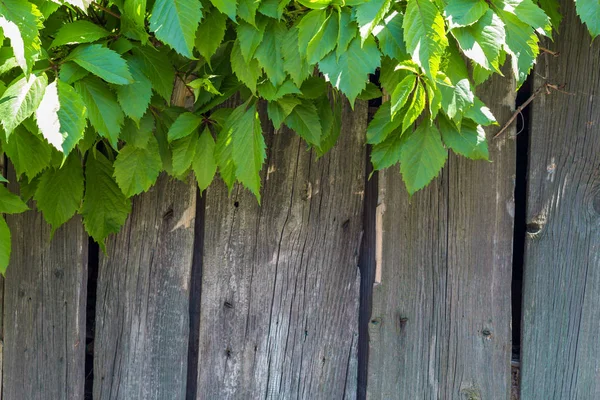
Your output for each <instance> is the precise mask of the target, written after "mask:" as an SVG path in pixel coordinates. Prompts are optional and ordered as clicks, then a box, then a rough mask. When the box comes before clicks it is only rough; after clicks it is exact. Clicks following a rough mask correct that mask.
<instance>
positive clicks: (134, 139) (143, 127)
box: [121, 113, 155, 148]
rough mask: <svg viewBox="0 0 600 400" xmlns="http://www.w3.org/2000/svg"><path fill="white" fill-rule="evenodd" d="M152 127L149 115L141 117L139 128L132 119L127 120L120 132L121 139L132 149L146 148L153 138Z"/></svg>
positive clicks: (151, 119) (150, 115)
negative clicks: (132, 147)
mask: <svg viewBox="0 0 600 400" xmlns="http://www.w3.org/2000/svg"><path fill="white" fill-rule="evenodd" d="M154 125H155V124H154V118H153V117H152V114H151V113H148V114H146V115H144V116H143V117H142V119H141V120H140V122H139V126H138V125H136V123H135V122H134V121H133V120H132V119H130V118H127V119H126V120H125V125H123V130H122V131H121V139H123V140H124V141H125V143H127V144H130V145H132V146H134V147H141V148H146V147H147V146H148V141H150V138H152V136H153V132H154Z"/></svg>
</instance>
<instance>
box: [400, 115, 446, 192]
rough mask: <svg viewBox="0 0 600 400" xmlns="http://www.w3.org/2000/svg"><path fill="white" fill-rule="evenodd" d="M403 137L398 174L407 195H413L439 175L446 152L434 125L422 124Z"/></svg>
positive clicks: (444, 161)
mask: <svg viewBox="0 0 600 400" xmlns="http://www.w3.org/2000/svg"><path fill="white" fill-rule="evenodd" d="M405 135H406V139H405V141H404V143H403V145H402V149H401V150H400V172H401V173H402V180H403V181H404V184H405V185H406V189H407V190H408V193H410V194H411V195H413V194H414V193H415V192H416V191H417V190H420V189H422V188H424V187H425V186H426V185H427V184H428V183H429V182H431V180H432V179H433V178H435V177H436V176H437V175H438V174H439V173H440V171H441V170H442V167H443V166H444V164H445V163H446V158H448V151H447V150H446V149H445V148H444V145H443V144H442V140H441V138H440V132H439V131H438V129H437V128H436V127H435V125H430V124H428V123H423V124H421V125H419V127H418V128H417V129H416V130H415V131H413V132H407V133H406V134H405Z"/></svg>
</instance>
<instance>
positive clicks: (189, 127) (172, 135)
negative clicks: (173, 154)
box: [168, 112, 202, 142]
mask: <svg viewBox="0 0 600 400" xmlns="http://www.w3.org/2000/svg"><path fill="white" fill-rule="evenodd" d="M201 122H202V118H200V117H198V116H196V115H194V114H192V113H190V112H184V113H182V114H180V115H179V117H177V119H176V120H175V122H173V125H171V127H170V128H169V133H168V137H169V142H172V141H173V140H177V139H181V138H183V137H186V136H188V135H191V134H192V132H194V131H196V130H197V129H198V127H199V126H200V123H201Z"/></svg>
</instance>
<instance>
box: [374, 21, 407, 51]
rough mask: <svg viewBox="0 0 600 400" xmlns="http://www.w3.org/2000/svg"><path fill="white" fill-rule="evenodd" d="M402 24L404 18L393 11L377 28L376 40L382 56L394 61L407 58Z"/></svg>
mask: <svg viewBox="0 0 600 400" xmlns="http://www.w3.org/2000/svg"><path fill="white" fill-rule="evenodd" d="M403 23H404V16H403V15H402V14H400V13H398V12H396V11H394V12H393V13H391V14H390V15H389V16H388V17H387V18H386V19H385V20H384V23H383V25H381V26H380V28H379V27H378V28H377V30H376V32H377V34H376V35H377V40H378V41H379V48H380V49H381V53H382V54H383V55H386V56H388V57H391V58H395V59H396V60H402V59H404V58H405V57H406V56H407V54H406V46H405V44H404V30H403V29H402V27H403Z"/></svg>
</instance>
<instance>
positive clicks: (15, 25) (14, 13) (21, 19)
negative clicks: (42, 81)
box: [0, 0, 43, 75]
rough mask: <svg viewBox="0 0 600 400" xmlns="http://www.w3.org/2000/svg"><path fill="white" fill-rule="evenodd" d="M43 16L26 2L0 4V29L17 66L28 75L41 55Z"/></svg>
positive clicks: (5, 0)
mask: <svg viewBox="0 0 600 400" xmlns="http://www.w3.org/2000/svg"><path fill="white" fill-rule="evenodd" d="M42 20H43V16H42V13H40V11H39V10H38V8H37V7H36V6H35V5H33V4H31V3H30V2H28V1H26V0H2V1H1V2H0V28H2V30H3V31H4V36H6V37H7V38H9V39H10V45H11V47H12V49H13V52H14V54H15V57H16V59H17V62H18V63H19V66H20V67H21V69H22V70H23V72H24V73H25V75H29V74H30V72H31V70H32V69H33V64H34V63H35V61H37V60H38V58H39V55H40V53H41V47H42V43H41V41H40V37H39V30H40V29H41V28H42V27H43V25H42Z"/></svg>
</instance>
